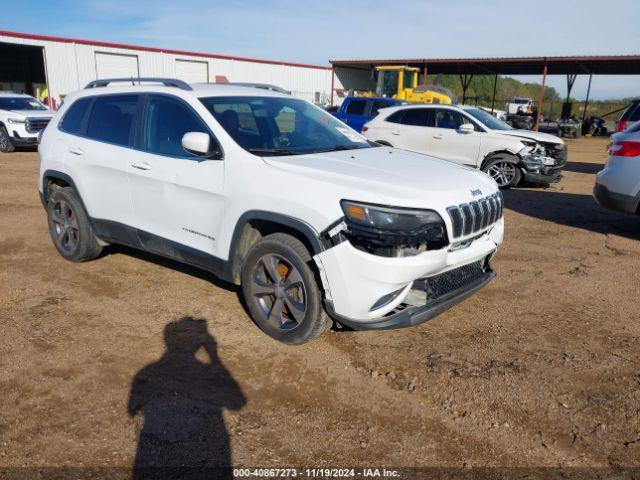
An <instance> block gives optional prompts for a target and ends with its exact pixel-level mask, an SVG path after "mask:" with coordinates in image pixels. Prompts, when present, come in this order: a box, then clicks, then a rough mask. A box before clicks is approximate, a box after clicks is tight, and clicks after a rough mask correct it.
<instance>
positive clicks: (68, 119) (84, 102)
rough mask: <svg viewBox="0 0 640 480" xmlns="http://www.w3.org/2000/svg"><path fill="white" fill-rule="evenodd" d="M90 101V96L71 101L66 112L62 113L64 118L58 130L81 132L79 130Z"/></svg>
mask: <svg viewBox="0 0 640 480" xmlns="http://www.w3.org/2000/svg"><path fill="white" fill-rule="evenodd" d="M92 101H93V98H92V97H85V98H80V99H79V100H76V101H75V102H73V105H71V106H70V107H69V110H67V113H65V114H64V118H63V119H62V121H61V122H60V130H62V131H63V132H66V133H71V134H73V135H79V134H81V133H83V132H82V131H81V130H82V128H83V121H84V118H85V116H86V115H87V110H88V109H89V106H90V105H91V102H92Z"/></svg>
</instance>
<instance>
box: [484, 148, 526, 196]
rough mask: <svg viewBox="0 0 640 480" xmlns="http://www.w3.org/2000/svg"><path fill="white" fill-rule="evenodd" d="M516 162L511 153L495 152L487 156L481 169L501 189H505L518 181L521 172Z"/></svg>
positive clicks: (513, 185)
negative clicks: (495, 153)
mask: <svg viewBox="0 0 640 480" xmlns="http://www.w3.org/2000/svg"><path fill="white" fill-rule="evenodd" d="M517 163H518V162H517V160H516V159H514V157H513V156H511V155H506V154H497V155H493V156H491V157H489V159H488V160H487V162H486V163H485V165H484V167H483V168H482V171H483V172H484V173H486V174H487V175H489V176H490V177H491V178H493V180H495V182H496V183H497V184H498V187H499V188H500V189H501V190H507V189H509V188H511V187H515V186H516V185H518V183H520V179H521V177H522V174H521V173H520V167H518V164H517ZM501 173H502V174H501Z"/></svg>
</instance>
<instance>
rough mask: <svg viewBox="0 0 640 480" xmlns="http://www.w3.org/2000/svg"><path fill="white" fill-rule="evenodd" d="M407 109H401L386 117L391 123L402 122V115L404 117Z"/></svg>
mask: <svg viewBox="0 0 640 480" xmlns="http://www.w3.org/2000/svg"><path fill="white" fill-rule="evenodd" d="M404 112H405V110H399V111H397V112H394V113H392V114H391V115H389V116H388V117H387V119H386V121H387V122H391V123H402V117H404Z"/></svg>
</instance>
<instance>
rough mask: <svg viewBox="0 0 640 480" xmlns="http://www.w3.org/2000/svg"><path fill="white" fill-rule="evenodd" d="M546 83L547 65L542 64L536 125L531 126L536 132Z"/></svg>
mask: <svg viewBox="0 0 640 480" xmlns="http://www.w3.org/2000/svg"><path fill="white" fill-rule="evenodd" d="M546 83H547V64H546V63H545V64H544V69H543V70H542V88H541V89H540V102H539V103H538V105H539V106H538V112H537V113H536V123H535V125H534V126H533V129H534V130H536V131H537V130H538V127H539V126H540V114H541V113H542V104H543V102H544V86H545V85H546Z"/></svg>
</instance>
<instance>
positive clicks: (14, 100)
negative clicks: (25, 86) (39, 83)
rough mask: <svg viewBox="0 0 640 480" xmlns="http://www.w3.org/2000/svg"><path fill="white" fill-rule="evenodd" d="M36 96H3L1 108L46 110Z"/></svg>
mask: <svg viewBox="0 0 640 480" xmlns="http://www.w3.org/2000/svg"><path fill="white" fill-rule="evenodd" d="M46 109H47V107H45V106H44V105H42V104H41V103H40V102H39V101H37V100H36V99H35V98H31V97H2V98H0V110H46Z"/></svg>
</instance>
